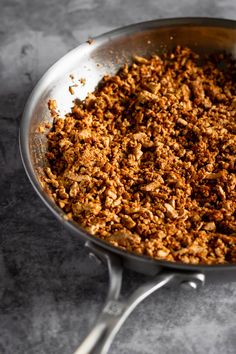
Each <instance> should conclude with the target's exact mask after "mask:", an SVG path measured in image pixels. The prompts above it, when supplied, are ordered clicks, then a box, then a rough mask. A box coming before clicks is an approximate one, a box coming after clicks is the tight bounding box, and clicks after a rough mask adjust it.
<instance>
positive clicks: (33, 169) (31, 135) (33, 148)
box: [20, 18, 236, 354]
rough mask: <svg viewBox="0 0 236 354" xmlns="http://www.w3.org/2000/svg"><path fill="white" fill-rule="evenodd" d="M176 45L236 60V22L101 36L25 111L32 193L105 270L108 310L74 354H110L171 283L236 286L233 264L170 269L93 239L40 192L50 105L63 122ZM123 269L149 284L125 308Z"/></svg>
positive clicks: (43, 85) (68, 60) (172, 23)
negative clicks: (140, 60)
mask: <svg viewBox="0 0 236 354" xmlns="http://www.w3.org/2000/svg"><path fill="white" fill-rule="evenodd" d="M178 44H180V45H187V46H189V47H191V48H192V49H194V50H195V51H197V52H200V53H206V54H207V53H211V52H214V51H218V50H226V51H227V52H230V53H232V55H233V56H234V57H236V21H230V20H221V19H207V18H185V19H169V20H156V21H150V22H144V23H140V24H136V25H131V26H128V27H124V28H121V29H118V30H115V31H112V32H109V33H107V34H104V35H101V36H99V37H97V38H95V39H94V40H93V41H92V42H90V43H85V44H82V45H80V46H79V47H77V48H75V49H74V50H72V51H71V52H69V53H68V54H67V55H65V56H64V57H63V58H62V59H60V60H59V61H58V62H57V63H56V64H54V65H53V66H52V67H51V69H49V70H48V71H47V73H46V74H45V75H44V76H43V77H42V79H41V80H40V81H39V83H38V84H37V85H36V87H35V88H34V90H33V92H32V94H31V96H30V98H29V100H28V102H27V104H26V107H25V110H24V114H23V117H22V121H21V127H20V149H21V155H22V160H23V163H24V167H25V170H26V173H27V175H28V177H29V179H30V181H31V183H32V185H33V187H34V189H35V190H36V192H37V193H38V195H39V196H40V198H41V199H42V200H43V202H44V203H45V204H46V206H47V207H48V208H49V209H50V210H51V211H52V212H53V214H54V215H55V216H56V217H57V218H58V219H59V220H60V221H61V222H62V223H63V224H64V225H65V227H66V228H67V229H68V231H70V232H72V233H74V234H75V235H77V236H78V237H81V238H83V239H84V241H86V244H87V245H88V246H89V247H90V251H91V253H92V254H93V255H94V256H95V257H96V258H97V259H99V260H104V261H105V262H106V263H107V265H108V270H109V276H110V285H109V291H108V296H107V300H106V303H105V306H104V308H103V310H102V312H101V315H100V316H99V318H98V320H97V322H96V324H95V326H94V328H93V330H92V331H91V333H90V335H89V336H88V337H87V338H86V339H85V340H84V342H83V343H82V344H81V346H80V347H79V348H78V349H77V351H76V352H75V353H76V354H87V353H100V354H105V353H107V352H108V350H109V347H110V345H111V342H112V340H113V338H114V336H115V334H116V333H117V331H118V330H119V328H120V327H121V325H122V323H123V322H124V321H125V319H126V318H127V317H128V315H129V314H130V313H131V312H132V311H133V309H134V308H135V307H136V306H137V305H138V303H140V302H141V301H142V300H143V299H144V298H146V297H147V296H148V295H149V294H151V293H152V292H154V291H156V290H157V289H159V288H161V287H163V286H165V285H166V284H168V283H172V284H175V285H178V284H181V285H182V286H184V287H188V288H193V289H196V288H198V287H200V286H202V285H203V284H204V283H205V281H206V282H207V281H221V282H223V281H234V280H236V264H235V265H213V266H207V265H187V264H183V263H171V262H167V261H162V260H160V261H159V260H154V259H151V258H148V257H145V256H138V255H135V254H131V253H128V252H125V251H122V250H120V249H118V248H115V247H112V246H111V245H109V244H107V243H105V242H104V241H102V240H100V239H97V238H95V237H94V236H91V235H89V234H88V233H87V232H86V231H85V230H83V229H82V228H80V227H79V226H78V225H77V224H76V223H74V222H72V221H67V220H66V219H65V217H64V215H63V212H62V210H61V209H59V207H57V206H56V205H55V203H54V202H53V201H52V200H51V199H50V198H49V196H48V195H47V194H46V192H45V191H44V190H43V188H42V187H41V184H40V175H41V173H42V168H43V166H45V164H46V160H45V156H44V155H45V150H46V132H45V133H44V134H42V133H41V134H39V133H38V131H37V130H38V129H37V128H38V126H39V125H40V124H42V123H43V122H46V121H51V117H50V115H49V112H48V108H47V102H48V100H49V99H50V98H53V99H56V101H57V103H58V108H59V110H60V112H61V114H62V115H63V114H64V113H66V112H68V111H69V110H70V107H71V106H72V105H73V99H74V97H78V98H79V99H83V98H85V97H86V95H87V93H88V92H91V91H93V89H94V88H95V87H96V85H97V83H98V82H99V80H100V79H101V78H102V76H103V75H104V74H106V73H109V74H114V73H115V72H116V71H117V69H118V68H119V67H120V66H121V65H122V64H123V63H124V62H126V61H130V60H131V58H132V56H133V55H142V56H148V55H150V54H153V53H157V54H158V53H161V52H163V51H165V50H168V49H171V48H172V47H175V46H176V45H178ZM72 76H73V77H74V80H75V81H76V82H78V79H80V78H83V79H85V85H83V84H79V86H78V87H75V88H74V90H75V96H72V95H71V94H70V92H69V90H68V88H69V86H71V85H73V82H72V81H73V80H72ZM81 81H82V83H83V82H84V80H81ZM126 268H130V269H132V270H135V271H137V272H141V273H144V274H146V275H147V281H146V283H144V284H142V285H141V286H139V287H138V288H137V289H136V290H135V291H134V293H132V294H131V295H130V296H129V297H126V298H122V300H121V296H120V292H121V285H122V274H123V270H125V269H126Z"/></svg>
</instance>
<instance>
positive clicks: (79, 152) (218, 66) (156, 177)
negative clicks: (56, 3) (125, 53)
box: [45, 47, 236, 264]
mask: <svg viewBox="0 0 236 354" xmlns="http://www.w3.org/2000/svg"><path fill="white" fill-rule="evenodd" d="M235 80H236V69H235V63H234V61H233V60H232V59H231V57H230V56H228V55H226V54H222V53H221V54H216V55H212V56H208V57H205V58H199V56H198V55H197V54H196V53H194V52H192V51H191V50H190V49H189V48H181V47H177V48H176V49H175V50H174V51H173V52H171V53H168V54H163V55H162V56H161V57H159V56H157V55H153V56H152V57H151V58H150V59H146V58H142V57H138V56H137V57H135V58H134V61H133V63H132V65H131V66H130V67H129V66H128V65H124V66H123V67H122V68H121V69H120V71H119V72H118V73H117V75H115V76H105V77H104V78H103V80H102V82H101V83H100V85H99V87H98V88H97V89H96V90H95V92H94V93H92V94H89V95H88V96H87V98H86V99H85V101H83V102H82V103H77V104H75V105H74V107H73V108H72V110H71V112H70V113H68V114H67V115H66V117H65V118H60V117H59V116H57V117H55V118H54V124H53V127H52V129H51V131H50V132H49V133H48V135H47V137H48V152H47V159H48V161H49V167H47V168H46V175H47V177H46V178H45V181H46V183H47V185H50V188H51V191H52V196H53V198H54V200H55V202H56V203H57V204H58V205H59V206H60V207H61V208H62V209H63V210H64V212H65V213H66V217H68V218H69V219H74V220H75V221H77V222H78V223H79V224H80V225H81V226H83V227H84V228H86V229H87V230H88V231H89V232H90V233H91V234H93V235H95V236H96V237H99V238H101V239H103V240H105V241H108V242H109V243H111V244H112V245H114V246H117V247H120V248H122V249H124V250H127V251H130V252H135V253H138V254H143V255H148V256H150V257H154V258H157V259H165V260H169V261H181V262H185V263H192V264H198V263H207V264H214V263H230V262H236V222H235V217H236V176H235V152H236V119H235V117H236V86H235ZM50 105H52V108H53V112H54V113H55V104H54V103H53V104H52V103H50Z"/></svg>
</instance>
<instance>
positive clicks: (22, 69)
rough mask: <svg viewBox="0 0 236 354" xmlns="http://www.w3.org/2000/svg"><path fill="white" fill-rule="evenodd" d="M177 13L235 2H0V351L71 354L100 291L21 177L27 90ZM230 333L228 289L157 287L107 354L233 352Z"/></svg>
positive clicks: (233, 318) (95, 273)
mask: <svg viewBox="0 0 236 354" xmlns="http://www.w3.org/2000/svg"><path fill="white" fill-rule="evenodd" d="M177 16H211V17H224V18H231V19H236V1H235V0H219V1H214V0H208V1H204V0H202V1H199V0H194V1H188V0H178V1H175V0H161V1H154V0H148V1H144V0H137V1H135V0H129V1H122V0H118V1H117V0H112V1H111V0H110V1H108V0H71V1H63V0H52V1H46V0H41V1H32V0H28V1H21V0H12V1H8V0H0V119H1V122H0V232H1V235H0V267H1V268H0V269H1V271H0V274H1V275H0V277H1V283H0V354H5V353H7V354H13V353H14V354H23V353H24V354H32V353H34V354H44V353H45V354H46V353H47V354H48V353H50V354H54V353H55V354H72V352H73V351H74V349H75V348H76V346H77V344H78V343H79V342H80V341H81V339H82V337H83V336H84V335H85V333H87V331H88V329H89V328H90V326H91V325H92V323H93V322H94V318H95V316H96V315H97V313H98V311H99V309H100V307H101V304H102V301H103V300H104V297H105V293H106V287H107V273H106V269H105V267H104V266H101V267H97V265H96V264H94V263H93V262H92V261H91V260H89V258H88V256H87V253H86V251H85V250H84V248H83V244H82V243H81V242H80V241H79V240H76V239H74V238H72V237H71V236H70V235H68V234H67V232H66V231H65V230H63V229H62V227H61V226H60V225H59V223H58V222H57V221H56V220H55V219H54V217H53V216H52V215H51V213H50V212H49V211H48V210H47V209H46V207H45V206H44V205H43V204H42V202H41V201H40V200H39V198H38V197H37V196H36V194H35V192H34V191H33V189H32V187H31V185H30V183H29V181H28V179H27V178H26V175H25V172H24V170H23V167H22V163H21V160H20V156H19V148H18V128H19V123H20V118H21V114H22V110H23V107H24V104H25V102H26V99H27V97H28V95H29V93H30V91H31V90H32V88H33V86H34V84H35V83H36V82H37V80H38V79H39V78H40V76H41V75H42V74H43V73H44V71H45V70H46V69H47V68H48V67H49V66H50V65H51V64H52V63H53V62H54V61H56V60H57V59H58V58H59V57H61V56H62V55H63V54H65V53H66V52H67V51H69V50H70V49H71V48H73V47H75V46H77V45H78V44H79V43H81V42H83V41H85V40H87V39H88V37H93V36H96V35H98V34H99V33H102V32H106V31H108V30H111V29H113V28H115V27H120V26H123V25H127V24H131V23H134V22H138V21H144V20H149V19H154V18H163V17H177ZM129 281H130V282H131V281H133V282H135V281H136V280H131V279H130V280H129ZM126 287H127V284H126ZM235 332H236V288H235V283H230V284H224V285H208V286H207V287H205V288H204V289H202V290H200V291H198V292H197V293H195V292H185V291H183V290H181V289H171V290H167V289H163V290H161V291H159V292H158V293H156V294H154V295H152V296H151V297H150V298H148V299H147V300H146V301H145V302H144V303H142V304H141V305H140V306H139V307H138V308H137V309H136V311H135V312H134V313H133V314H132V315H131V317H130V318H129V319H128V320H127V322H126V324H125V325H124V327H123V328H122V329H121V331H120V332H119V334H118V336H117V337H116V340H115V342H114V344H113V346H112V349H111V353H114V354H118V353H119V354H122V353H123V354H150V353H153V354H156V353H161V354H167V353H168V354H175V353H176V354H177V353H181V354H189V353H197V354H205V353H208V354H222V353H224V354H231V353H232V354H233V353H236V336H235Z"/></svg>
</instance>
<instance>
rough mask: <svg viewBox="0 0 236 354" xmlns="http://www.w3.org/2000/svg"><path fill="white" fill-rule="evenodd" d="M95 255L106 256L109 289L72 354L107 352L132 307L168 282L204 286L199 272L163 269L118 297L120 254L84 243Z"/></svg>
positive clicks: (120, 275) (120, 274)
mask: <svg viewBox="0 0 236 354" xmlns="http://www.w3.org/2000/svg"><path fill="white" fill-rule="evenodd" d="M87 246H88V247H89V248H90V249H91V250H92V252H93V254H95V256H96V257H98V258H103V259H104V258H105V260H106V262H107V265H108V270H109V279H110V283H109V291H108V295H107V300H106V302H105V306H104V307H103V310H102V312H101V314H100V315H99V317H98V319H97V322H96V324H95V326H94V327H93V329H92V330H91V332H90V334H89V335H88V336H87V337H86V338H85V339H84V340H83V342H82V343H81V345H80V346H79V348H78V349H77V350H76V351H75V352H74V354H106V353H108V350H109V348H110V346H111V344H112V341H113V339H114V337H115V335H116V334H117V332H118V331H119V329H120V328H121V326H122V324H123V323H124V322H125V320H126V318H127V317H128V316H129V315H130V314H131V312H132V311H133V310H134V309H135V307H136V306H137V305H138V304H139V303H140V302H141V301H143V300H144V299H145V298H146V297H148V296H149V295H150V294H152V293H153V292H154V291H156V290H158V289H160V288H162V287H163V286H165V285H166V284H168V283H170V282H177V283H182V284H183V285H185V286H186V285H187V286H188V287H190V288H194V289H196V288H198V287H199V286H201V285H203V283H204V280H205V277H204V275H203V274H202V273H197V272H189V271H188V272H187V271H185V272H183V271H177V272H176V271H168V270H163V271H161V272H160V273H158V274H157V275H156V276H154V277H152V278H151V279H150V280H148V281H147V282H146V283H144V284H142V285H141V286H139V287H138V288H137V289H136V290H135V291H134V292H133V293H132V294H131V295H130V296H129V297H127V298H126V299H125V298H124V299H123V300H121V299H120V292H121V286H122V278H123V274H122V273H123V265H122V262H121V259H120V257H118V256H116V255H114V254H113V253H110V252H109V251H105V252H104V249H101V248H100V247H99V246H97V245H94V244H92V243H87Z"/></svg>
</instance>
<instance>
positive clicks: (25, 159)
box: [19, 17, 236, 271]
mask: <svg viewBox="0 0 236 354" xmlns="http://www.w3.org/2000/svg"><path fill="white" fill-rule="evenodd" d="M178 25H179V26H199V27H207V26H215V27H219V28H233V29H236V21H235V20H232V19H222V18H212V17H177V18H167V19H156V20H151V21H144V22H139V23H134V24H131V25H128V26H124V27H119V28H117V29H114V30H112V31H109V32H106V33H103V34H101V35H98V36H96V37H93V39H94V42H93V43H92V44H93V45H92V46H91V45H90V44H88V43H82V44H80V45H78V46H77V47H76V48H74V49H72V50H71V51H69V52H68V53H66V54H65V55H64V56H62V57H61V58H60V59H59V60H57V61H56V62H55V63H54V64H53V65H52V66H51V67H50V68H49V69H48V70H47V71H46V72H45V74H44V75H43V76H42V77H41V79H40V80H39V81H38V83H37V84H36V85H35V87H34V88H33V90H32V92H31V94H30V96H29V98H28V100H27V102H26V105H25V108H24V111H23V114H22V117H21V122H20V131H19V147H20V155H21V159H22V163H23V166H24V169H25V172H26V174H27V176H28V178H29V180H30V182H31V184H32V186H33V188H34V190H35V191H36V193H37V195H38V196H39V197H40V199H41V200H42V201H43V203H44V204H45V205H46V207H47V208H48V209H49V210H50V211H51V212H52V213H53V215H54V216H56V218H57V219H58V220H59V221H60V222H61V223H62V224H63V225H64V226H65V228H66V229H67V230H68V231H69V233H73V234H77V236H78V237H80V238H81V239H83V240H84V241H91V242H92V243H95V244H97V245H98V246H100V247H102V248H103V249H105V250H107V251H110V252H112V253H115V254H117V255H119V256H121V257H122V258H123V259H124V258H129V259H130V260H134V261H137V262H139V263H140V262H143V263H146V264H147V263H148V264H149V265H150V266H155V267H157V268H159V267H166V268H172V269H179V270H181V269H182V270H196V271H199V270H201V271H204V270H205V271H213V270H220V269H221V270H222V269H227V270H230V269H236V264H212V265H210V264H187V263H182V262H171V261H166V260H158V259H154V258H151V257H148V256H145V255H138V254H135V253H131V252H128V251H125V250H122V249H120V248H118V247H115V246H112V245H111V244H109V243H107V242H106V241H103V240H101V239H99V238H97V237H95V236H93V235H90V234H89V233H88V232H86V231H85V230H84V229H82V228H81V227H80V226H79V224H76V222H74V221H69V220H66V219H65V217H64V213H63V212H62V210H61V209H60V208H59V207H58V206H57V205H56V204H55V203H54V202H53V201H52V200H51V199H50V198H49V196H48V195H47V194H46V193H45V192H44V191H43V189H42V188H41V186H40V184H39V182H38V180H37V177H36V172H35V169H34V168H33V164H32V161H31V159H30V152H29V124H30V121H31V117H32V112H33V108H34V106H35V103H36V102H37V100H38V98H39V97H40V92H42V88H43V87H45V86H46V83H47V82H50V78H52V77H53V76H54V74H55V71H56V69H57V68H58V67H59V66H61V65H62V63H63V62H64V61H66V60H68V59H69V58H70V57H72V56H73V55H74V54H75V53H76V52H77V51H81V49H83V50H85V51H88V52H89V51H90V50H91V48H92V49H94V46H95V47H96V46H99V44H100V43H102V42H106V41H107V40H108V39H109V40H111V39H112V38H115V37H116V36H119V35H122V33H127V31H128V33H129V34H131V33H134V32H136V30H137V29H139V31H144V30H148V29H151V28H162V27H167V26H168V27H171V26H178Z"/></svg>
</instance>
